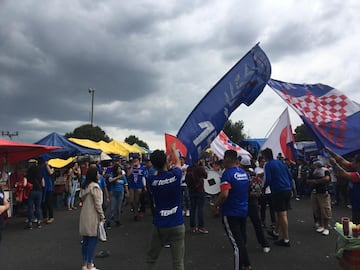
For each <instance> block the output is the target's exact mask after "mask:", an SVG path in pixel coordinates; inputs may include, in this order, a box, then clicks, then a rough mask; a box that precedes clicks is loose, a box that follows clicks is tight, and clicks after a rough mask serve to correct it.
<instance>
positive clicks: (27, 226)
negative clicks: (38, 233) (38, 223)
mask: <svg viewBox="0 0 360 270" xmlns="http://www.w3.org/2000/svg"><path fill="white" fill-rule="evenodd" d="M24 229H25V230H32V224H31V223H28V224H26V226H25V228H24Z"/></svg>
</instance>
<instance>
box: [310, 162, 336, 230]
mask: <svg viewBox="0 0 360 270" xmlns="http://www.w3.org/2000/svg"><path fill="white" fill-rule="evenodd" d="M313 166H314V171H313V172H312V173H311V175H310V176H309V179H308V180H307V183H308V184H309V185H310V186H311V187H312V194H311V202H312V209H313V214H314V218H315V220H316V221H317V222H318V223H319V227H318V228H316V231H317V232H318V233H322V234H323V235H325V236H327V235H329V233H330V231H329V221H330V219H331V216H332V212H331V198H330V194H329V191H328V189H329V187H328V185H329V183H330V180H331V177H330V172H329V170H328V169H327V168H325V167H324V164H323V162H322V161H321V160H315V161H314V162H313Z"/></svg>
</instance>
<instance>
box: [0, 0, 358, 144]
mask: <svg viewBox="0 0 360 270" xmlns="http://www.w3.org/2000/svg"><path fill="white" fill-rule="evenodd" d="M315 2H317V1H315ZM295 3H296V4H297V5H298V6H301V7H303V6H302V5H300V4H298V2H296V1H294V2H293V4H295ZM311 3H313V2H311ZM319 3H320V4H316V8H314V9H313V10H315V11H311V12H310V11H309V10H308V9H307V7H305V8H304V9H303V10H301V11H299V15H298V14H296V13H294V11H292V12H291V11H287V10H286V9H287V8H289V9H290V8H291V7H292V6H291V4H287V5H284V4H283V2H281V1H280V2H279V3H277V2H276V1H275V2H271V4H269V3H267V1H259V2H255V3H253V2H251V3H250V2H246V3H245V1H240V2H239V1H234V2H233V1H225V2H224V1H211V2H209V1H205V0H204V1H193V0H186V1H167V0H164V1H150V0H149V1H147V0H144V1H115V0H114V1H111V0H108V1H99V0H96V1H95V0H78V1H68V0H49V1H41V2H40V1H31V0H24V1H22V2H21V5H20V4H19V3H17V2H16V1H2V2H1V1H0V95H1V98H0V111H1V114H0V125H1V129H2V130H18V131H19V132H20V134H21V137H19V139H21V140H23V141H24V140H25V141H29V142H34V141H37V140H38V139H40V138H41V137H43V136H45V135H47V134H48V133H50V132H53V131H56V132H58V133H60V134H64V133H67V132H71V131H73V129H74V128H76V127H78V126H80V125H82V124H85V123H88V122H89V119H90V117H89V115H90V108H91V95H90V94H89V92H88V89H89V88H95V89H96V90H95V95H94V101H95V107H94V124H95V125H99V126H100V127H107V128H109V129H113V130H116V132H117V133H116V134H117V135H118V134H120V133H121V131H122V130H132V131H134V132H136V131H139V132H141V133H142V134H145V133H146V132H153V133H155V134H160V135H162V134H163V133H164V132H168V131H172V132H174V133H176V131H177V130H178V129H179V128H180V126H181V125H182V123H183V121H184V120H185V119H186V117H187V115H188V114H189V113H190V112H191V111H192V109H193V108H194V107H195V106H196V104H197V103H198V102H199V101H200V100H201V98H202V97H203V96H204V95H205V94H206V93H207V92H208V90H209V89H210V88H211V87H212V86H214V84H215V83H216V82H217V81H218V80H219V79H220V78H221V77H222V76H223V74H224V73H226V72H227V71H228V70H229V69H230V68H231V67H232V65H234V64H235V63H236V62H237V61H238V60H239V59H240V58H241V57H242V56H243V55H244V54H245V53H246V52H247V51H248V50H249V49H250V48H251V47H252V46H254V45H255V44H256V43H257V42H260V45H261V46H262V47H263V48H264V49H266V53H267V54H268V55H269V57H270V59H271V61H274V63H281V62H282V60H283V59H287V57H290V56H296V55H303V54H304V53H309V52H311V51H312V50H319V48H329V46H331V45H332V44H334V42H339V41H341V38H342V35H341V34H342V31H343V29H344V28H343V27H342V25H343V20H344V19H343V17H346V16H345V13H346V14H347V13H348V8H346V7H344V5H343V4H342V2H338V1H332V2H328V1H322V2H321V1H320V2H319ZM284 6H285V7H284ZM278 9H279V10H280V13H279V14H276V13H277V12H278ZM308 13H311V16H307V14H308ZM291 14H293V15H291ZM294 14H295V15H298V16H295V15H294ZM284 15H287V16H285V17H282V16H284ZM340 15H341V16H340ZM301 16H304V19H303V18H301ZM354 18H355V17H354V16H348V17H346V19H345V21H347V23H349V24H354V20H355V19H354ZM337 25H339V26H337ZM309 72H311V71H309ZM319 73H321V72H320V71H319ZM352 82H353V80H350V81H349V82H348V83H347V84H348V85H355V84H353V83H352ZM246 129H248V128H247V127H246ZM127 135H130V134H121V136H127ZM135 135H137V134H135ZM112 136H115V135H112ZM119 136H120V135H119ZM118 139H121V138H118ZM122 139H123V138H122ZM141 139H143V138H141ZM144 139H146V138H144Z"/></svg>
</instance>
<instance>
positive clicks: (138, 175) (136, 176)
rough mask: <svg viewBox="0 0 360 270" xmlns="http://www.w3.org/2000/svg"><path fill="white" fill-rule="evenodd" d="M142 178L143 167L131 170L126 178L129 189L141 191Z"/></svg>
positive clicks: (142, 185)
mask: <svg viewBox="0 0 360 270" xmlns="http://www.w3.org/2000/svg"><path fill="white" fill-rule="evenodd" d="M143 177H145V167H144V166H140V167H139V168H133V171H132V173H131V174H130V175H129V177H128V179H127V180H128V183H129V188H131V189H142V188H144V183H143Z"/></svg>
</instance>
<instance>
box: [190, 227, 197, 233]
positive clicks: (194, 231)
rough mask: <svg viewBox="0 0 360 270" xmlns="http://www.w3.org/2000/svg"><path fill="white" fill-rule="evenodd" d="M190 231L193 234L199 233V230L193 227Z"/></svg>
mask: <svg viewBox="0 0 360 270" xmlns="http://www.w3.org/2000/svg"><path fill="white" fill-rule="evenodd" d="M190 231H191V232H192V233H196V232H197V231H198V228H196V227H191V229H190Z"/></svg>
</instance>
